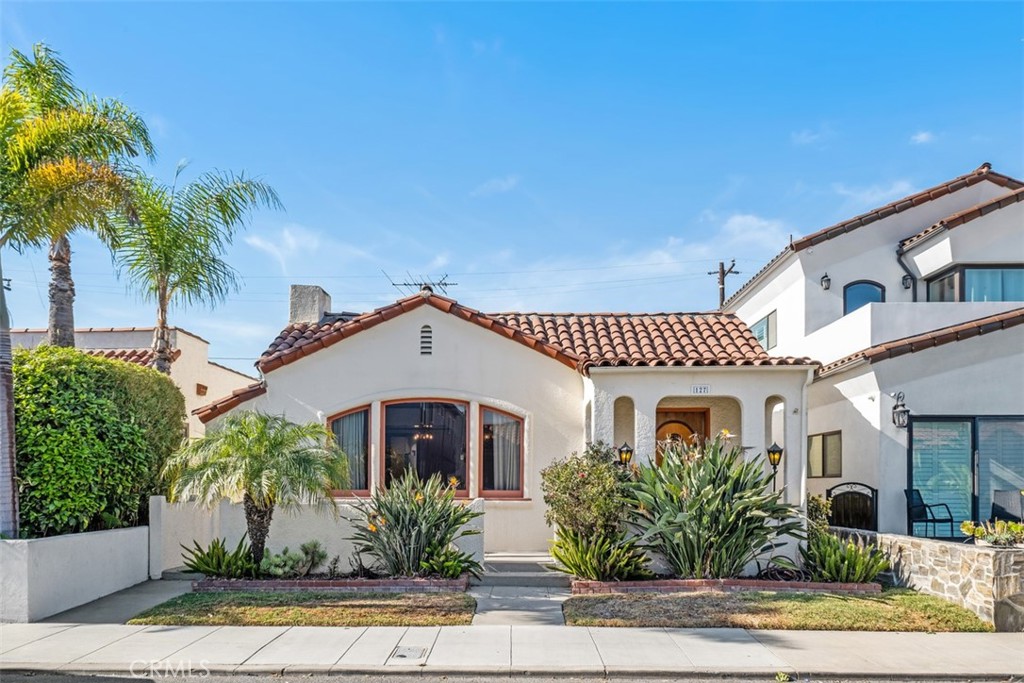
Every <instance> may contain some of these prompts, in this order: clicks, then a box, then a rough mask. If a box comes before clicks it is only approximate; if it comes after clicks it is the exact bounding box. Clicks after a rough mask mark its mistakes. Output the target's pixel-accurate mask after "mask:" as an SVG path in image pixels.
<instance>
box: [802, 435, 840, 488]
mask: <svg viewBox="0 0 1024 683" xmlns="http://www.w3.org/2000/svg"><path fill="white" fill-rule="evenodd" d="M807 476H808V477H841V476H843V435H842V432H827V433H825V434H812V435H811V436H809V437H807Z"/></svg>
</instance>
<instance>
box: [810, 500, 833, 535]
mask: <svg viewBox="0 0 1024 683" xmlns="http://www.w3.org/2000/svg"><path fill="white" fill-rule="evenodd" d="M831 515H832V501H830V500H825V499H824V498H822V497H821V496H811V497H810V498H808V499H807V533H808V535H811V534H827V533H828V530H829V526H830V525H829V523H828V518H829V517H830V516H831Z"/></svg>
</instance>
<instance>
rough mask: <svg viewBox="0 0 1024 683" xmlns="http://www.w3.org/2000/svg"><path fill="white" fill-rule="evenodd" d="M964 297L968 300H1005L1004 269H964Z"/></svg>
mask: <svg viewBox="0 0 1024 683" xmlns="http://www.w3.org/2000/svg"><path fill="white" fill-rule="evenodd" d="M964 299H965V300H966V301H1005V299H1003V271H1001V270H999V269H998V268H966V269H964Z"/></svg>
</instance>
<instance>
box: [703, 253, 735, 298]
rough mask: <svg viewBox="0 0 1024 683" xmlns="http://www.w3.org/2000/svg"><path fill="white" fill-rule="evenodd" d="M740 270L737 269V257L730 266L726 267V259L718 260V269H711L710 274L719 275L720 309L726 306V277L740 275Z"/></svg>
mask: <svg viewBox="0 0 1024 683" xmlns="http://www.w3.org/2000/svg"><path fill="white" fill-rule="evenodd" d="M739 274H740V271H738V270H736V259H733V260H732V263H730V264H729V267H728V268H726V267H725V261H719V262H718V270H709V271H708V275H717V276H718V310H722V307H723V306H725V278H726V277H727V276H729V275H739Z"/></svg>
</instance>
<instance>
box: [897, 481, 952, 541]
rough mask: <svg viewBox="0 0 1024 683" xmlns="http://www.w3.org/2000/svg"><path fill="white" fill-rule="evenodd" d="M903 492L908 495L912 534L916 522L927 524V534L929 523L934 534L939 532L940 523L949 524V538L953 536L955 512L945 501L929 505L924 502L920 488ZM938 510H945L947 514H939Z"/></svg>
mask: <svg viewBox="0 0 1024 683" xmlns="http://www.w3.org/2000/svg"><path fill="white" fill-rule="evenodd" d="M903 493H904V495H906V497H907V519H909V520H910V524H911V526H910V530H911V535H913V530H914V526H913V525H914V524H924V525H925V526H924V532H925V536H927V535H928V525H929V524H930V525H931V527H932V536H935V535H936V534H937V533H938V531H939V528H938V525H939V524H948V525H949V536H948V537H947V538H953V513H952V512H951V511H950V509H949V506H948V505H946V504H945V503H936V504H935V505H929V504H928V503H926V502H924V498H923V497H922V496H921V491H920V490H918V489H903ZM936 510H944V511H945V516H939V515H938V514H936Z"/></svg>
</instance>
